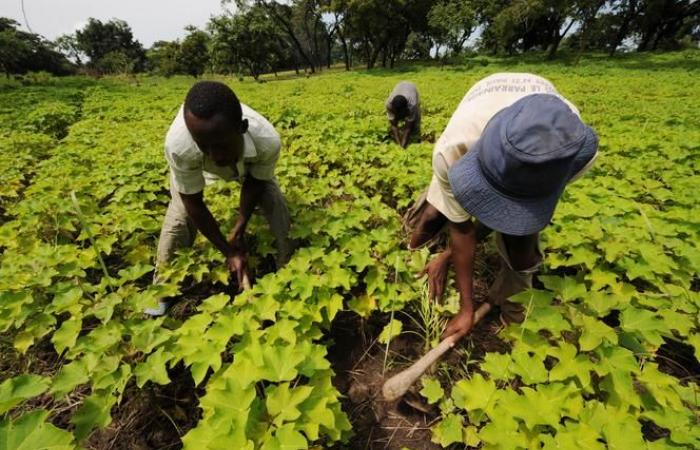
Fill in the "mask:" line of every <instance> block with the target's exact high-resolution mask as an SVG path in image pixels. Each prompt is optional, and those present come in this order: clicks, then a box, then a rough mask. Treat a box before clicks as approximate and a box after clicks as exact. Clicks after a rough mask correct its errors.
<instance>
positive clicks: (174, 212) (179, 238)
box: [156, 180, 292, 273]
mask: <svg viewBox="0 0 700 450" xmlns="http://www.w3.org/2000/svg"><path fill="white" fill-rule="evenodd" d="M264 183H265V185H264V188H263V191H262V193H261V197H260V202H259V207H260V209H261V210H262V213H263V215H264V216H265V219H266V220H267V223H268V224H269V226H270V230H271V231H272V235H273V236H274V237H275V246H276V248H277V257H276V263H277V267H278V268H279V267H281V266H283V265H285V264H286V263H287V262H288V261H289V258H290V257H291V253H292V246H291V244H290V241H289V227H290V219H289V209H287V202H286V201H285V199H284V196H283V195H282V191H281V190H280V188H279V185H278V184H277V180H269V181H265V182H264ZM196 236H197V227H195V225H194V223H193V222H192V220H190V218H189V217H188V216H187V211H186V210H185V205H184V204H183V203H182V199H181V198H180V194H179V193H178V192H177V191H175V189H174V188H173V186H172V183H171V186H170V204H168V210H167V211H166V213H165V219H164V220H163V227H162V228H161V230H160V238H159V240H158V254H157V259H156V273H157V272H158V265H159V264H162V263H165V262H167V261H170V259H171V258H172V257H173V254H174V253H175V251H176V250H178V249H180V248H186V247H191V246H192V244H193V243H194V238H195V237H196Z"/></svg>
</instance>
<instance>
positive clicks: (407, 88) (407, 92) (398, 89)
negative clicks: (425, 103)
mask: <svg viewBox="0 0 700 450" xmlns="http://www.w3.org/2000/svg"><path fill="white" fill-rule="evenodd" d="M397 95H402V96H403V97H405V98H406V100H407V102H408V116H407V117H406V121H407V122H417V123H418V122H420V117H421V112H420V96H419V95H418V88H417V87H416V85H415V84H414V83H411V82H410V81H401V82H400V83H398V84H397V85H396V86H394V90H393V91H391V94H389V98H387V99H386V103H385V104H384V107H385V108H386V117H387V118H388V119H389V120H390V121H392V122H393V121H394V120H396V113H395V112H394V111H393V110H392V109H391V108H392V107H391V102H392V100H394V98H395V97H396V96H397Z"/></svg>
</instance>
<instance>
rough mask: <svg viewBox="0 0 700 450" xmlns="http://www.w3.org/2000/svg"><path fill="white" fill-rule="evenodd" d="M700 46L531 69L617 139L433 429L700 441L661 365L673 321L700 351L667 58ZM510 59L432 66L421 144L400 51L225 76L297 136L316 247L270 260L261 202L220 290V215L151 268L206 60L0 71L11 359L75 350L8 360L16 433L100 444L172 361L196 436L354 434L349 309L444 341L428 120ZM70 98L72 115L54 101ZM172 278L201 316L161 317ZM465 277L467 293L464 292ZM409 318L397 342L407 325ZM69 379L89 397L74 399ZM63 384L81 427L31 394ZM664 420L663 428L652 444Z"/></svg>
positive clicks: (9, 430)
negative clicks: (427, 275)
mask: <svg viewBox="0 0 700 450" xmlns="http://www.w3.org/2000/svg"><path fill="white" fill-rule="evenodd" d="M697 57H698V56H697V55H696V53H692V52H691V53H683V54H670V55H666V56H664V58H668V60H667V59H664V60H663V61H666V62H665V63H664V64H661V65H657V66H655V64H656V63H655V58H656V56H653V55H652V56H650V57H649V58H648V59H645V60H644V64H645V67H644V68H635V67H633V66H630V64H632V63H633V62H634V61H635V58H636V56H634V55H631V56H630V59H629V61H625V62H622V61H608V62H605V61H601V60H598V59H595V60H590V61H589V60H586V59H585V58H584V59H582V60H581V62H580V64H579V65H577V66H575V67H570V66H557V65H551V64H547V65H543V64H536V63H533V62H526V61H522V62H521V63H520V64H519V65H518V70H519V71H521V70H522V71H524V72H534V73H539V74H541V75H543V76H545V77H547V78H550V79H552V80H553V81H554V82H555V85H556V86H557V88H558V89H559V90H560V92H561V93H562V95H564V96H566V97H567V98H568V99H569V100H571V101H572V102H573V103H574V104H576V105H577V106H578V107H579V109H580V111H581V114H582V117H583V119H584V121H586V123H589V124H590V125H591V126H593V127H594V128H595V130H596V132H597V133H598V135H599V136H600V155H599V158H598V160H597V162H596V165H595V166H594V167H593V169H592V170H591V171H590V172H589V173H588V174H586V176H584V177H583V178H581V179H580V180H578V181H576V182H575V183H573V184H572V185H570V186H569V187H568V188H567V189H566V191H565V193H564V195H563V197H562V199H561V201H560V202H559V204H558V207H557V211H556V214H555V217H554V218H553V223H552V225H551V226H550V227H548V228H547V229H545V230H544V231H543V233H542V247H543V248H544V249H545V250H546V258H545V261H544V266H543V268H542V273H541V274H539V283H541V284H538V285H537V286H539V288H538V289H534V290H532V291H528V292H525V293H523V294H522V295H519V296H515V297H513V298H512V299H511V300H512V301H515V302H519V303H521V304H523V305H525V306H526V307H527V308H528V311H529V313H528V316H527V320H526V321H525V322H524V323H523V324H520V325H512V326H508V327H506V328H505V329H503V330H502V331H501V332H500V333H499V336H498V337H499V338H500V339H502V340H503V341H505V343H506V345H504V346H503V348H502V350H501V351H500V352H495V351H489V352H486V353H485V354H483V352H481V351H476V350H481V349H480V348H479V345H480V344H479V340H478V339H474V345H475V347H474V351H472V352H471V354H470V356H469V360H468V361H467V362H466V364H468V365H469V368H470V370H469V372H468V375H469V376H466V375H465V372H464V370H463V368H462V367H460V366H463V365H464V364H465V361H460V364H458V365H457V366H455V367H452V366H448V365H444V366H443V367H441V370H440V371H438V372H437V373H436V374H435V375H434V378H432V379H430V378H426V379H424V380H423V385H422V389H421V392H422V395H424V396H425V397H426V398H427V399H428V400H429V401H430V402H431V403H432V404H434V405H437V407H438V409H439V410H440V412H441V418H440V419H439V420H438V422H436V424H435V427H434V428H433V430H432V439H433V441H434V442H436V443H438V444H439V445H441V446H445V447H450V446H452V447H460V448H461V447H464V446H469V447H477V446H479V445H480V446H482V447H483V448H497V447H500V448H544V449H549V448H578V447H585V448H688V449H690V448H695V447H699V446H700V436H698V431H697V430H698V429H700V427H698V421H697V409H698V398H700V395H699V394H698V392H697V387H696V386H695V385H694V384H693V383H692V382H691V381H690V380H689V379H688V378H687V377H688V375H687V374H683V375H679V374H678V373H675V374H669V373H668V369H667V367H668V365H671V366H674V364H676V365H677V363H675V362H672V361H666V362H667V363H668V364H667V365H664V364H661V363H660V361H662V358H661V356H660V355H659V348H661V346H663V345H668V344H666V343H667V342H673V341H678V342H682V343H685V344H688V345H690V346H692V347H693V353H694V354H695V355H696V356H698V355H699V354H700V353H699V352H700V340H699V338H698V336H700V323H698V317H699V316H700V294H698V292H697V283H696V280H697V278H698V268H699V267H700V247H699V246H698V242H700V239H699V238H700V231H699V230H700V222H699V219H698V215H697V213H696V209H697V194H696V193H697V186H698V185H699V184H700V154H699V153H698V147H697V145H695V144H694V143H696V142H700V127H699V126H698V122H697V114H696V111H697V110H698V109H700V103H699V102H700V99H698V98H697V96H688V95H687V93H688V92H694V90H695V86H696V84H697V82H696V80H695V78H696V77H694V76H693V73H690V72H688V71H685V70H682V69H677V68H674V67H673V64H672V62H673V61H676V60H680V59H684V61H685V59H694V58H695V59H696V58H697ZM512 63H513V61H512V60H511V59H509V60H507V61H503V62H499V60H498V59H493V60H490V61H489V66H488V67H472V68H471V69H470V70H469V71H462V70H458V69H459V68H458V67H455V68H445V69H444V70H436V69H432V68H420V69H418V70H416V71H414V72H411V78H412V79H414V81H415V82H416V84H417V85H418V86H419V89H420V90H421V96H422V98H423V99H424V100H425V108H426V110H425V111H426V114H425V117H424V121H423V124H422V127H423V130H422V134H423V135H424V136H425V137H426V139H424V141H423V142H420V143H415V144H411V145H410V146H409V147H408V148H407V149H401V148H399V147H398V146H396V145H394V144H392V143H391V142H390V141H389V139H388V136H386V127H387V122H386V117H385V114H384V110H383V107H384V106H383V102H384V100H385V98H386V95H387V94H388V92H390V90H391V88H392V87H393V85H394V84H395V83H396V82H397V81H399V80H400V79H403V78H402V77H405V73H404V74H403V75H401V74H396V75H393V74H391V73H390V72H387V74H386V76H382V77H376V76H370V75H367V74H363V73H356V72H353V73H324V74H323V75H321V76H318V77H313V78H310V79H291V80H285V81H280V82H271V83H265V84H251V83H245V82H238V81H236V80H232V79H229V78H223V80H224V81H225V82H227V83H229V84H230V85H231V86H232V87H233V88H234V90H235V91H236V93H237V94H238V96H239V98H241V99H242V100H243V101H244V102H245V103H246V104H248V105H250V106H251V107H253V108H254V109H256V110H257V111H259V112H260V113H262V114H263V115H264V116H265V117H267V118H269V119H270V120H271V121H272V122H273V124H274V125H275V127H276V129H277V130H278V131H279V133H280V135H281V139H282V143H283V147H282V151H281V155H280V159H279V161H278V164H277V167H276V177H277V180H278V182H279V183H280V186H281V189H282V191H283V192H284V194H285V197H286V199H287V202H288V205H289V210H290V214H291V219H292V229H291V236H292V237H293V238H294V239H295V240H297V241H298V243H299V246H300V248H299V249H298V250H297V251H296V252H295V254H294V255H293V258H292V260H291V261H290V262H289V264H288V265H287V266H285V267H284V268H282V269H280V270H278V271H276V272H274V273H265V272H266V271H268V270H269V268H267V267H266V266H265V260H266V258H268V255H272V254H273V253H274V246H273V245H272V236H271V235H270V233H269V232H268V230H267V224H266V222H265V220H258V219H257V218H256V219H255V220H254V221H253V222H252V223H251V229H250V230H249V231H250V233H251V235H254V238H253V239H251V248H250V252H251V254H254V255H256V258H252V259H251V266H252V268H253V269H254V270H256V271H257V275H258V278H257V280H256V283H255V285H254V287H253V289H252V290H250V291H247V292H245V293H242V294H239V295H236V296H230V295H228V294H225V293H224V286H225V285H226V283H227V278H228V273H227V272H226V270H225V268H224V267H223V264H222V262H223V260H222V258H221V256H220V255H219V253H218V252H217V250H216V249H214V248H213V247H212V246H211V245H210V244H209V243H208V241H207V240H206V239H204V238H202V237H201V236H199V237H198V238H197V239H196V241H195V244H194V247H193V248H191V249H183V250H181V251H179V252H178V254H177V255H176V257H175V258H174V260H173V261H171V263H170V264H169V265H168V267H165V266H164V267H162V270H161V271H160V272H159V274H160V275H162V276H163V279H164V282H163V283H162V284H158V285H153V284H152V283H151V275H152V270H153V265H154V256H155V251H156V249H155V246H156V241H157V238H158V233H159V231H160V226H161V223H162V218H163V214H164V213H165V210H166V208H167V204H168V201H169V197H168V193H167V192H168V191H167V177H168V168H167V163H166V161H165V160H164V158H163V155H162V146H163V139H164V133H165V131H166V130H167V129H168V126H169V125H170V122H171V121H172V119H173V117H174V115H175V113H176V111H177V109H178V107H179V106H180V104H181V103H182V100H183V96H184V94H185V92H186V91H187V89H188V88H189V86H190V84H191V80H187V79H185V78H179V77H173V78H171V79H167V80H166V79H163V78H159V77H146V78H143V77H140V78H139V88H138V89H134V88H133V86H131V85H129V84H128V82H127V81H125V80H123V79H109V80H87V79H82V78H65V79H64V78H61V79H56V80H53V81H52V83H51V84H50V85H45V86H38V85H37V86H25V87H22V88H18V89H14V88H13V89H6V90H3V91H2V92H0V98H1V99H2V100H3V104H6V105H13V108H12V109H9V108H7V109H0V118H2V119H3V120H0V146H2V148H3V149H8V150H9V151H8V152H5V153H8V155H9V156H7V155H5V154H4V153H3V154H2V155H0V169H2V170H0V181H2V183H0V185H2V186H1V187H0V212H1V214H2V221H0V248H1V249H2V252H0V331H1V332H2V333H3V336H5V337H6V342H7V343H8V346H7V347H6V348H4V349H3V351H4V352H5V351H6V353H4V356H5V357H6V358H8V361H10V360H11V361H14V360H15V359H17V358H27V359H37V358H39V359H40V358H41V357H42V355H44V354H46V349H49V353H51V352H52V351H55V353H56V354H60V358H61V366H60V367H59V366H56V367H49V368H48V369H47V370H46V371H42V372H41V373H38V372H37V370H38V369H37V367H40V366H39V365H36V366H35V365H32V366H28V369H27V371H26V372H27V373H16V372H12V371H11V370H9V371H8V372H7V373H3V380H2V382H0V410H2V413H3V414H5V416H4V417H3V419H2V421H0V442H4V443H7V444H6V445H7V447H8V448H11V449H19V448H32V449H33V448H44V447H51V448H74V447H77V446H85V445H88V443H90V442H92V441H91V439H94V438H98V437H99V434H100V433H101V431H100V430H102V429H104V427H107V426H109V425H108V424H109V423H110V422H111V420H112V417H113V416H114V415H115V414H120V413H123V412H124V411H122V410H121V409H120V408H124V407H126V406H125V405H129V404H130V402H129V401H128V400H131V399H132V398H133V397H132V396H133V395H141V394H144V391H148V390H150V389H152V388H153V386H154V385H168V384H169V383H178V382H179V381H178V378H177V377H173V378H174V379H173V380H171V379H170V376H171V375H172V369H174V368H175V367H176V366H177V367H182V368H183V370H184V371H186V372H187V373H188V376H191V377H192V380H193V382H194V384H196V386H197V389H198V392H202V395H201V396H199V397H197V399H196V404H195V405H193V407H192V408H193V409H192V411H196V413H193V412H192V411H190V410H188V411H186V414H187V415H188V421H187V423H185V422H183V421H181V420H180V419H178V417H177V415H172V414H170V413H169V412H168V411H166V410H165V409H164V408H160V405H158V404H157V403H156V404H155V405H153V411H154V414H161V413H162V414H164V415H167V416H168V417H169V419H168V418H167V417H166V419H165V420H166V421H167V422H168V423H169V424H170V425H168V426H169V427H171V426H172V428H173V429H174V428H180V431H181V432H182V434H183V437H182V438H181V439H180V440H179V441H178V438H177V437H176V436H174V435H173V442H172V445H182V446H184V447H185V448H192V449H194V448H196V449H219V448H236V449H238V448H240V449H253V448H286V449H292V448H299V449H302V448H324V447H332V446H335V447H338V448H344V447H351V446H353V445H354V444H356V442H353V441H351V439H353V438H352V437H351V434H352V432H353V431H352V430H351V428H352V425H351V423H350V421H349V414H348V412H347V411H344V410H343V407H342V402H341V399H342V395H343V394H344V393H343V392H340V391H339V390H338V389H337V388H336V387H335V386H334V385H333V382H332V381H333V378H334V376H335V375H336V374H335V373H334V368H333V367H331V364H330V361H331V360H332V359H333V358H331V357H330V355H329V354H328V352H329V348H330V347H329V346H330V342H329V340H328V339H327V333H328V330H329V329H330V328H331V324H332V322H333V320H334V318H336V317H337V315H338V314H339V313H341V312H347V311H353V312H355V313H357V314H359V315H361V316H362V317H364V318H368V317H370V316H371V315H372V314H376V313H378V312H379V313H382V314H385V315H387V316H388V315H390V314H391V313H392V312H393V319H394V321H398V319H401V320H400V322H401V323H402V324H403V325H402V330H401V333H409V334H414V333H417V334H419V335H420V336H421V340H422V341H423V342H424V345H425V348H426V349H427V348H429V347H430V346H431V345H432V344H434V343H435V342H436V341H437V340H438V339H439V334H440V332H441V330H442V324H441V322H442V321H443V320H444V319H443V317H447V316H448V315H449V314H450V313H452V311H453V310H450V309H449V307H450V305H449V304H448V305H447V306H446V307H442V306H438V305H435V304H432V303H430V302H429V301H428V299H427V293H426V292H425V289H424V286H423V282H422V281H421V280H415V279H414V278H413V276H414V274H415V273H417V272H418V271H419V270H420V269H421V268H422V267H423V266H424V264H425V262H426V260H427V258H428V254H427V252H426V251H422V252H409V251H407V250H406V245H405V236H404V235H403V234H402V231H401V217H402V215H403V213H404V212H405V210H406V209H407V208H408V207H410V206H411V204H412V202H413V200H414V199H415V198H417V197H418V196H419V194H420V193H421V192H422V190H423V189H425V188H426V186H427V184H428V183H429V181H430V176H431V158H430V155H431V153H432V150H433V144H434V142H432V141H434V140H435V138H436V137H439V135H440V132H441V131H442V130H443V129H444V127H445V126H446V124H447V123H448V121H449V119H450V116H451V114H452V112H453V111H454V109H455V107H456V106H457V105H458V104H459V102H460V100H461V98H462V97H463V95H464V94H465V92H466V90H467V89H468V87H469V86H470V85H471V84H473V83H474V82H476V81H477V80H479V79H480V78H482V77H483V76H486V75H488V74H491V73H493V72H495V71H507V70H512ZM623 63H624V64H627V65H625V66H624V67H623ZM684 64H685V63H684ZM647 66H653V67H654V69H658V70H654V71H653V72H652V71H649V70H646V69H647ZM453 69H454V70H453ZM273 84H274V86H273ZM338 86H341V89H339V88H338ZM270 87H272V89H271V88H270ZM679 98H682V99H683V101H682V102H679V101H678V99H679ZM42 102H47V103H46V104H45V105H44V106H45V107H44V106H42ZM51 104H53V105H54V106H56V105H62V106H60V107H59V106H56V107H55V108H54V106H51ZM37 105H39V106H41V108H39V107H37ZM63 106H67V107H68V109H71V111H72V112H69V111H68V109H67V108H64V107H63ZM54 109H55V111H56V112H59V113H60V114H56V115H53V116H52V114H53V113H54ZM42 111H43V112H42ZM61 111H63V112H61ZM78 111H80V114H76V113H77V112H78ZM51 117H53V119H50V118H51ZM49 119H50V120H49ZM56 133H58V134H56ZM64 133H65V134H64ZM431 136H432V138H431ZM56 137H60V139H56ZM0 153H2V152H0ZM238 191H239V185H238V184H236V183H217V184H214V185H212V186H209V187H207V190H206V198H207V202H208V204H209V205H210V206H211V209H212V212H213V214H214V215H215V216H216V217H217V220H219V221H220V223H221V224H222V225H223V226H224V227H225V228H226V227H229V226H230V224H231V223H232V221H233V220H234V217H235V213H236V207H237V206H236V205H237V203H238ZM71 192H75V196H76V197H77V198H78V199H79V200H80V201H79V211H80V214H78V213H77V212H76V207H75V205H74V204H73V202H72V201H71V200H70V198H69V196H70V193H71ZM479 257H482V254H481V253H480V254H479ZM479 281H483V280H479ZM193 291H194V292H195V294H194V295H193V294H192V292H193ZM477 292H479V291H478V290H477ZM164 297H177V298H184V299H185V300H187V311H188V313H187V314H186V315H185V316H177V317H167V318H162V319H157V320H150V319H149V320H146V319H144V317H143V315H142V311H143V309H144V308H145V307H149V306H152V305H153V304H155V303H157V301H158V300H159V299H161V298H164ZM446 298H447V299H448V300H450V299H456V298H457V297H456V292H455V291H454V289H452V288H448V290H447V292H446ZM448 303H449V302H448ZM394 324H396V322H394ZM390 330H391V331H388V332H387V334H386V337H387V338H390V337H391V336H395V335H396V330H395V329H394V328H393V327H391V328H390ZM479 332H481V330H480V331H479ZM51 349H53V350H51ZM482 354H483V356H479V355H482ZM41 361H43V360H41ZM8 367H9V366H8ZM674 367H675V366H674ZM127 386H129V388H127ZM79 392H80V393H82V392H88V394H87V395H86V396H82V395H81V396H78V395H75V394H77V393H79ZM65 398H71V399H76V398H80V399H81V400H80V401H78V404H75V405H70V406H71V408H66V407H67V406H68V404H67V403H65V400H64V399H65ZM39 399H40V401H39ZM231 399H236V401H235V402H232V401H231ZM49 401H52V403H51V405H52V406H51V408H53V407H54V406H55V408H62V410H65V411H69V412H67V413H66V415H67V417H66V420H67V422H66V421H62V422H61V424H65V423H69V424H70V425H69V426H68V427H67V428H66V429H62V428H59V427H57V426H56V425H52V424H51V420H52V416H51V411H49V410H48V408H49V407H47V409H46V410H43V409H41V408H39V407H37V406H34V405H38V404H42V405H45V404H49V403H47V402H49ZM158 408H160V409H162V410H163V411H162V412H161V411H159V410H158ZM200 411H201V416H200V415H199V414H200ZM192 414H196V424H194V426H193V427H192V428H189V429H188V428H186V427H187V426H190V424H191V423H192V422H194V421H195V419H193V416H192ZM190 419H192V420H190ZM640 421H641V422H640ZM646 422H652V423H653V424H655V425H657V426H658V427H662V428H663V429H665V430H668V433H667V434H665V435H664V436H662V437H661V438H660V439H658V440H656V441H653V442H652V441H647V440H645V435H644V430H643V428H642V423H646ZM61 426H62V427H64V425H61ZM154 426H155V425H154ZM170 431H171V429H170V428H168V433H170Z"/></svg>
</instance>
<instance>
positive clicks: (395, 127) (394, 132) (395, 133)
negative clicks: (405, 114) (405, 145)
mask: <svg viewBox="0 0 700 450" xmlns="http://www.w3.org/2000/svg"><path fill="white" fill-rule="evenodd" d="M389 123H390V124H391V136H392V137H393V138H394V142H396V143H397V144H398V145H401V136H400V134H399V122H398V121H396V120H390V121H389Z"/></svg>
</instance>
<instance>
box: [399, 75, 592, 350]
mask: <svg viewBox="0 0 700 450" xmlns="http://www.w3.org/2000/svg"><path fill="white" fill-rule="evenodd" d="M597 149H598V138H597V136H596V134H595V132H594V131H593V130H592V129H591V128H590V127H588V126H587V125H585V124H584V123H583V122H582V121H581V119H580V115H579V112H578V110H577V109H576V107H575V106H574V105H573V104H571V103H570V102H569V101H568V100H566V99H565V98H563V97H562V96H561V95H560V94H559V93H558V92H557V90H556V89H555V87H554V86H553V85H552V83H551V82H549V81H548V80H546V79H544V78H542V77H539V76H537V75H533V74H527V73H498V74H494V75H491V76H489V77H487V78H485V79H483V80H481V81H479V82H478V83H477V84H475V85H474V86H473V87H472V88H471V89H470V90H469V92H467V94H466V95H465V97H464V98H463V99H462V101H461V102H460V104H459V106H458V107H457V110H456V111H455V113H454V114H453V116H452V118H451V119H450V121H449V123H448V124H447V127H446V128H445V130H444V132H443V133H442V135H441V136H440V138H439V139H438V141H437V143H436V144H435V148H434V150H433V178H432V181H431V183H430V186H429V187H428V190H427V193H425V194H424V195H423V196H422V198H421V199H420V200H419V201H418V202H417V204H416V205H415V206H414V207H413V208H412V209H411V210H410V211H409V215H408V216H409V219H408V220H409V222H411V223H410V225H411V228H412V229H413V231H412V233H411V241H410V244H409V248H411V249H416V248H419V247H422V246H424V245H426V244H428V243H429V242H431V241H432V240H433V239H434V238H435V237H436V236H437V235H438V234H439V232H440V230H442V229H443V228H444V226H445V225H447V229H448V230H449V238H450V239H449V245H448V247H447V249H446V250H445V251H444V252H442V253H440V254H439V255H437V256H436V257H435V258H433V260H432V261H430V262H429V263H428V264H427V265H426V267H425V269H423V271H422V272H421V274H420V275H421V276H422V275H426V274H427V275H428V280H429V288H430V294H431V296H433V297H440V296H441V295H442V292H443V290H444V286H445V280H446V275H447V270H448V267H449V265H450V264H452V266H453V268H454V271H455V277H456V281H457V288H458V290H459V293H460V301H461V307H460V311H459V313H458V314H457V315H456V316H455V317H453V318H452V320H450V322H449V323H448V324H447V327H446V329H445V333H444V336H445V337H446V336H449V335H451V334H454V333H458V332H462V333H466V332H468V331H469V330H470V329H471V327H472V325H473V316H474V307H473V301H472V284H473V280H472V275H473V267H474V258H475V249H476V243H477V242H478V241H479V240H480V239H483V238H484V237H485V236H486V235H488V234H489V233H490V232H491V231H494V232H495V233H494V235H495V244H496V248H497V250H498V253H499V255H500V256H501V268H500V271H499V272H498V275H497V276H496V279H495V281H494V283H493V285H492V286H491V287H490V289H489V294H488V297H489V298H488V301H489V302H491V303H493V304H495V305H498V306H500V308H501V313H502V318H503V319H504V320H510V321H518V320H522V310H521V309H520V308H519V307H518V305H515V304H513V303H510V302H508V301H507V299H508V298H509V297H510V296H512V295H514V294H516V293H518V292H520V291H522V290H524V289H526V288H528V287H531V286H532V274H533V273H534V272H535V271H536V270H537V268H538V267H539V265H540V263H541V261H542V253H541V251H540V247H539V232H540V231H541V230H542V229H543V228H545V227H546V226H547V225H548V224H549V222H550V220H551V219H552V216H553V214H554V210H555V208H556V205H557V202H558V200H559V198H560V197H561V195H562V192H563V191H564V188H565V187H566V185H567V184H568V183H571V182H572V181H574V180H575V179H577V178H578V177H580V176H581V175H582V174H583V173H585V172H586V171H587V170H588V169H589V168H590V167H591V166H592V165H593V162H594V160H595V158H596V156H597Z"/></svg>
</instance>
